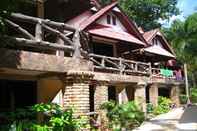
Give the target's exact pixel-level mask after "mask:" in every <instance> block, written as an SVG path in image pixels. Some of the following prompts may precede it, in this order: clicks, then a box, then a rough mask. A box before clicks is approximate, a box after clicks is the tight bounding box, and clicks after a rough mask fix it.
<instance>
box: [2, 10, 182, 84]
mask: <svg viewBox="0 0 197 131" xmlns="http://www.w3.org/2000/svg"><path fill="white" fill-rule="evenodd" d="M12 20H14V21H16V22H13V21H12ZM6 21H7V23H8V25H10V28H13V29H14V30H15V31H17V32H20V33H19V34H20V35H19V36H12V37H10V36H3V37H2V38H4V40H5V41H7V43H8V45H6V46H4V47H3V48H2V49H1V52H2V53H3V54H2V55H1V57H0V59H1V62H0V69H1V70H0V71H1V74H9V75H11V74H20V73H21V72H23V74H25V75H37V76H42V75H45V74H53V73H66V72H67V71H68V70H71V69H72V70H79V71H91V72H93V73H102V74H103V75H104V74H114V75H116V76H117V75H118V76H126V77H128V78H129V77H130V76H137V77H138V78H139V79H140V78H141V77H146V78H148V79H150V80H153V79H157V80H159V79H162V80H166V79H167V80H173V81H177V80H183V77H182V74H181V75H180V73H179V74H178V73H177V71H176V70H174V71H172V74H171V75H169V76H167V75H164V74H163V73H162V69H159V68H153V67H152V65H151V62H143V61H140V60H131V59H128V58H127V57H121V56H120V57H117V56H116V57H115V56H105V55H100V54H96V52H95V53H88V52H87V51H84V50H85V49H84V48H86V45H87V44H88V43H87V42H85V41H86V39H85V38H84V37H83V36H82V35H83V33H82V32H80V31H79V30H78V29H75V28H72V27H70V26H68V25H66V24H64V23H58V22H54V21H50V20H44V19H40V18H35V17H29V16H24V15H22V14H13V15H12V16H11V19H9V20H6ZM17 21H19V24H21V22H22V23H25V24H28V25H29V24H30V25H33V26H34V27H35V28H34V29H35V34H32V33H31V30H32V28H31V29H30V31H29V32H28V31H27V30H28V29H27V26H25V27H24V28H22V27H21V26H19V24H17ZM22 25H23V24H22ZM21 34H22V35H21ZM104 50H105V49H104ZM116 50H117V49H116ZM106 52H107V51H106ZM107 53H108V54H113V52H109V51H108V52H107ZM116 53H117V54H118V50H117V52H116ZM89 63H91V64H89Z"/></svg>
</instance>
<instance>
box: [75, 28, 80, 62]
mask: <svg viewBox="0 0 197 131" xmlns="http://www.w3.org/2000/svg"><path fill="white" fill-rule="evenodd" d="M73 43H74V49H75V51H74V53H73V57H74V58H80V57H81V51H80V49H81V44H80V34H79V31H78V30H76V31H75V34H74V36H73Z"/></svg>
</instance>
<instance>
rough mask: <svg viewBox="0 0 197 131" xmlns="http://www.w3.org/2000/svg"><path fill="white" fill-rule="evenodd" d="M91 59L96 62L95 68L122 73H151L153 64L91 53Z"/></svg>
mask: <svg viewBox="0 0 197 131" xmlns="http://www.w3.org/2000/svg"><path fill="white" fill-rule="evenodd" d="M89 56H90V60H91V61H92V62H93V63H94V70H99V71H103V72H113V73H120V74H127V75H131V74H141V75H150V74H151V64H150V63H144V62H137V61H132V60H126V59H123V58H116V57H108V56H102V55H96V54H89Z"/></svg>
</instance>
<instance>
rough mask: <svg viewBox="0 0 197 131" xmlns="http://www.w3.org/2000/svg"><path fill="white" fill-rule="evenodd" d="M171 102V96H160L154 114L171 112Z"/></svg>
mask: <svg viewBox="0 0 197 131" xmlns="http://www.w3.org/2000/svg"><path fill="white" fill-rule="evenodd" d="M171 104H172V101H171V100H170V99H169V98H166V97H162V96H159V98H158V106H157V107H155V108H154V110H153V114H155V115H160V114H163V113H167V112H169V111H170V105H171Z"/></svg>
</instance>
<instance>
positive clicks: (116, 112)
mask: <svg viewBox="0 0 197 131" xmlns="http://www.w3.org/2000/svg"><path fill="white" fill-rule="evenodd" d="M101 109H105V110H107V117H108V119H109V128H111V129H113V130H114V131H120V130H121V128H127V129H133V128H134V127H135V126H139V125H140V124H141V123H142V122H143V121H144V119H145V117H144V113H143V112H142V111H141V110H140V109H139V107H138V105H137V104H136V103H135V102H134V101H132V102H128V103H126V104H116V103H115V102H113V101H109V102H106V103H104V104H102V105H101Z"/></svg>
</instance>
